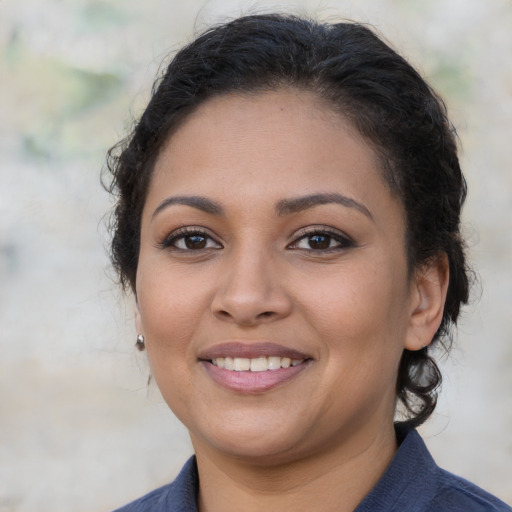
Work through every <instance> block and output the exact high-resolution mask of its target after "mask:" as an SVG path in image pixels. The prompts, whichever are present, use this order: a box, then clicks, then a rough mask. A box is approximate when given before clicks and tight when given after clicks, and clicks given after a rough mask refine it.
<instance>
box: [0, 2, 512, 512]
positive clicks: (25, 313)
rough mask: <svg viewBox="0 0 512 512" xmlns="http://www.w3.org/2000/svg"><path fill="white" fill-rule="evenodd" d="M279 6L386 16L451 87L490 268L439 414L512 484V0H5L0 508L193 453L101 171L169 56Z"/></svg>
mask: <svg viewBox="0 0 512 512" xmlns="http://www.w3.org/2000/svg"><path fill="white" fill-rule="evenodd" d="M270 10H281V11H293V12H299V13H300V12H308V13H312V14H314V15H317V16H318V17H320V18H322V19H329V20H339V19H340V18H350V19H355V20H357V21H362V22H368V23H371V24H372V25H374V26H375V27H376V28H377V30H378V31H379V32H380V33H381V34H383V35H384V36H385V37H386V38H387V40H388V41H389V42H391V44H392V45H393V46H394V47H395V48H397V49H398V50H399V51H400V52H401V53H402V54H403V55H404V56H405V57H407V58H408V59H409V60H410V61H411V62H412V63H413V64H415V65H416V66H417V67H418V68H419V69H420V71H421V72H422V73H423V74H424V75H425V76H426V77H427V79H428V80H429V81H430V83H431V84H432V85H433V86H434V87H435V88H437V90H438V91H439V92H440V93H441V95H442V96H443V97H444V98H445V99H446V102H447V105H448V108H449V112H450V115H451V118H452V120H453V122H454V123H455V125H456V126H457V128H458V132H459V136H460V139H461V159H462V163H463V168H464V169H465V172H466V176H467V179H468V183H469V197H468V203H467V207H466V210H465V216H464V223H465V231H466V233H467V235H468V237H469V241H470V257H471V259H472V262H473V265H474V267H475V270H476V271H477V274H478V276H479V278H480V282H481V286H480V287H478V288H475V290H474V294H473V297H474V299H473V304H472V305H471V306H469V307H468V308H467V309H466V312H465V314H464V317H463V319H462V322H461V326H460V329H459V333H458V336H457V339H456V342H455V346H454V350H453V351H452V354H451V356H450V357H449V358H447V359H444V360H443V363H442V367H443V371H444V375H445V380H444V387H443V393H442V398H441V401H440V404H439V407H438V410H437V412H436V414H435V415H434V418H433V419H432V421H431V422H430V423H429V424H428V425H427V426H425V427H424V428H423V431H422V433H423V435H424V437H425V438H426V440H427V443H428V445H429V447H430V448H431V450H432V451H433V454H434V456H435V458H436V459H437V461H438V463H439V464H441V465H442V466H444V467H445V468H446V469H448V470H450V471H453V472H455V473H458V474H460V475H462V476H464V477H466V478H468V479H470V480H472V481H474V482H475V483H477V484H478V485H480V486H482V487H484V488H486V489H488V490H489V491H491V492H493V493H495V494H497V495H498V496H499V497H501V498H502V499H504V500H506V501H508V502H512V168H511V166H512V153H511V144H512V61H511V57H510V56H511V54H512V30H511V27H512V2H511V1H510V0H486V1H485V2H483V1H482V0H430V1H428V2H427V1H419V0H418V1H415V0H359V1H348V0H328V1H327V0H326V1H323V0H315V1H307V0H304V1H297V2H286V1H284V0H283V1H279V2H266V1H259V2H245V1H243V0H238V1H234V0H223V1H222V0H211V1H208V0H202V1H199V0H187V1H178V0H176V1H175V0H145V1H144V2H140V1H137V0H108V1H106V0H24V1H23V2H19V1H17V0H0V345H1V346H0V512H15V511H16V512H17V511H23V512H32V511H37V512H46V511H52V512H60V511H70V510H73V511H74V512H85V511H87V512H91V511H98V512H101V511H108V510H111V509H113V508H115V507H116V506H120V505H121V504H124V503H126V502H128V501H129V500H131V499H134V498H136V497H138V496H140V495H142V494H143V493H145V492H147V491H149V490H151V489H153V488H155V487H156V486H157V485H161V484H164V483H166V482H168V481H170V480H171V479H172V478H173V477H174V476H175V474H176V473H177V471H178V470H179V468H180V467H181V465H182V463H183V462H184V461H185V459H186V458H187V457H188V456H189V455H190V454H191V448H190V444H189V441H188V438H187V433H186V431H185V430H184V428H183V427H181V426H180V425H179V424H178V422H177V421H176V420H175V419H174V418H173V416H172V414H171V413H170V412H169V411H168V409H167V406H166V405H165V404H164V403H163V401H162V400H161V398H160V396H159V393H158V390H157V389H156V388H155V387H154V386H149V388H148V387H147V386H146V383H147V378H148V375H149V369H148V366H147V363H146V362H145V356H144V354H142V355H140V354H136V353H135V350H134V347H133V345H134V342H135V331H134V328H133V313H132V309H133V305H132V302H131V299H130V298H129V297H128V298H124V297H123V295H122V293H121V292H120V290H119V289H118V288H117V286H116V285H115V284H114V282H113V280H112V277H113V276H112V271H111V270H110V269H109V264H108V259H107V256H106V240H107V235H106V230H105V225H104V223H105V218H106V217H105V215H107V214H108V211H109V209H110V208H111V203H110V200H109V198H108V196H107V194H106V193H105V192H104V191H103V189H102V187H101V186H100V171H101V169H102V167H103V165H104V158H105V152H106V150H107V149H108V147H109V146H111V145H113V144H114V143H115V142H117V141H118V140H119V139H120V138H121V137H123V136H124V134H125V133H126V131H127V129H128V128H129V126H130V125H131V122H132V119H133V118H134V117H137V116H139V115H140V114H141V111H142V109H143V106H144V104H145V103H146V102H147V100H148V98H149V91H150V87H151V83H152V80H153V78H154V76H155V73H156V72H157V70H158V67H159V64H160V62H161V60H162V58H164V57H165V56H166V55H168V54H169V52H173V51H175V50H176V49H178V48H179V47H180V46H181V45H182V44H184V43H186V42H188V41H190V39H191V38H192V37H193V35H194V34H195V33H197V32H198V31H200V30H202V29H203V28H205V27H206V26H207V25H209V24H212V23H216V22H220V21H226V20H227V19H229V18H232V17H235V16H238V15H240V14H247V13H250V12H255V11H258V12H260V11H270Z"/></svg>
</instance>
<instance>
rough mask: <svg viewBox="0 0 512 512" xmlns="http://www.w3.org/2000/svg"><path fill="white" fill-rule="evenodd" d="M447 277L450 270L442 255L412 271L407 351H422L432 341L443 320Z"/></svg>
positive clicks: (446, 260)
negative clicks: (413, 272)
mask: <svg viewBox="0 0 512 512" xmlns="http://www.w3.org/2000/svg"><path fill="white" fill-rule="evenodd" d="M449 277H450V267H449V264H448V257H447V256H446V254H445V253H440V254H439V255H438V256H436V257H435V258H434V259H432V260H431V261H430V262H428V263H427V264H425V265H424V266H422V267H421V268H419V269H417V270H416V271H415V274H414V276H413V277H412V282H411V307H410V315H409V329H408V332H407V336H406V339H405V345H404V346H405V348H406V349H407V350H421V349H422V348H424V347H426V346H427V345H430V343H431V342H432V338H433V337H434V335H435V333H436V332H437V330H438V329H439V326H440V325H441V321H442V319H443V312H444V304H445V301H446V293H447V291H448V282H449Z"/></svg>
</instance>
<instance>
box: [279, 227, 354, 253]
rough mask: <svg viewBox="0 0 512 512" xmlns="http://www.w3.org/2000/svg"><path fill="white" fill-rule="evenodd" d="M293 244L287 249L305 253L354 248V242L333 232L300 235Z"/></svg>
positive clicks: (314, 232)
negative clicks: (304, 251) (305, 251)
mask: <svg viewBox="0 0 512 512" xmlns="http://www.w3.org/2000/svg"><path fill="white" fill-rule="evenodd" d="M300 234H301V235H302V236H299V237H298V238H297V239H296V240H295V242H293V243H292V244H290V245H289V246H288V248H289V249H300V250H307V251H318V252H321V251H326V252H327V251H336V250H344V249H348V248H350V247H353V246H354V242H353V241H352V240H351V239H350V238H349V237H348V236H346V235H344V234H342V233H341V232H338V231H336V232H334V231H324V230H321V231H317V230H313V231H309V232H307V231H306V232H305V230H303V231H302V233H300Z"/></svg>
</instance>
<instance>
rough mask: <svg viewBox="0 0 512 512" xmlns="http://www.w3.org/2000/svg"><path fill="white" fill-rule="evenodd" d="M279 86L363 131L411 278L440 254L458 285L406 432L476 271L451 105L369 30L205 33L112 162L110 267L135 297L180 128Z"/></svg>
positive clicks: (296, 27)
mask: <svg viewBox="0 0 512 512" xmlns="http://www.w3.org/2000/svg"><path fill="white" fill-rule="evenodd" d="M275 89H294V90H306V91H310V92H313V93H314V94H316V95H317V96H318V97H320V98H322V99H324V100H326V101H327V103H328V104H329V105H331V106H332V108H333V109H334V110H335V111H337V112H339V114H340V115H341V116H343V117H345V118H346V119H348V121H349V122H351V123H352V125H353V126H354V127H355V128H356V129H357V131H358V132H359V134H360V135H361V136H362V137H363V138H364V139H365V140H366V141H367V142H368V143H369V144H370V146H371V147H372V148H373V149H374V150H375V152H376V154H377V155H378V156H379V160H380V166H381V170H382V173H383V176H384V178H385V180H386V182H387V183H388V185H389V187H390V189H391V190H392V191H393V193H395V194H396V195H397V196H398V197H399V198H400V199H401V201H402V203H403V206H404V211H405V215H406V227H407V251H408V264H409V271H410V272H411V271H413V270H415V269H418V268H421V267H422V266H423V265H425V264H428V263H429V262H431V261H432V260H433V259H435V258H436V257H438V256H439V255H440V254H443V253H444V254H445V255H446V256H447V258H448V262H449V271H450V277H449V286H448V294H447V298H446V304H445V308H444V314H443V319H442V323H441V326H440V327H439V330H438V331H437V333H436V335H435V336H434V339H433V343H432V344H431V345H430V346H429V347H427V348H424V349H422V350H419V351H408V350H404V353H403V356H402V359H401V363H400V368H399V373H398V381H397V387H396V393H397V399H398V400H399V401H401V402H402V404H403V406H405V413H406V418H407V420H406V421H407V423H409V424H410V425H412V426H418V425H420V424H421V423H423V422H424V421H425V420H426V419H427V418H428V417H429V416H430V415H431V413H432V412H433V410H434V408H435V405H436V400H437V388H438V387H439V385H440V383H441V374H440V372H439V369H438V367H437V365H436V363H435V361H434V359H433V358H432V356H431V355H430V353H429V352H430V351H431V350H432V348H431V347H432V346H435V345H437V344H438V343H444V344H445V345H446V346H447V347H449V345H450V342H451V336H450V333H451V327H452V326H453V325H454V324H455V323H456V321H457V318H458V316H459V312H460V307H461V304H464V303H467V300H468V293H469V271H468V268H467V266H466V260H465V251H464V249H465V246H464V241H463V239H462V236H461V233H460V213H461V208H462V205H463V203H464V200H465V197H466V183H465V180H464V177H463V175H462V172H461V169H460V166H459V161H458V157H457V146H456V137H455V131H454V129H453V127H452V125H451V124H450V123H449V121H448V119H447V114H446V108H445V105H444V103H443V102H442V100H440V98H439V97H438V96H437V95H436V93H435V92H434V91H433V90H432V89H431V88H430V87H429V85H428V84H427V83H426V82H425V81H424V80H423V79H422V78H421V76H420V75H419V74H418V73H417V72H416V71H415V70H414V69H413V68H412V67H411V65H410V64H409V63H408V62H407V61H406V60H405V59H403V58H402V57H401V56H399V55H398V54H397V53H396V52H395V51H394V50H393V49H391V48H390V47H389V46H388V45H387V44H386V43H384V42H383V41H382V40H381V39H380V38H379V37H378V36H377V35H376V34H375V33H374V32H373V31H372V30H370V29H369V28H368V27H367V26H363V25H361V24H357V23H336V24H328V23H320V22H318V21H314V20H310V19H306V18H301V17H297V16H292V15H281V14H269V15H252V16H246V17H241V18H238V19H235V20H234V21H231V22H229V23H226V24H223V25H220V26H216V27H214V28H211V29H209V30H207V31H206V32H204V33H203V34H202V35H200V36H199V37H197V38H196V39H195V40H194V41H193V42H192V43H190V44H189V45H187V46H185V47H184V48H183V49H181V50H180V51H179V52H178V53H177V54H176V55H175V57H174V58H173V60H172V61H171V63H170V64H169V66H168V67H167V69H165V70H164V72H163V73H162V75H161V76H160V77H159V78H158V79H157V81H156V82H155V84H154V86H153V90H152V97H151V100H150V102H149V104H148V106H147V108H146V110H145V111H144V113H143V115H142V116H141V118H140V120H139V121H138V123H136V125H135V126H134V128H133V131H132V132H131V134H130V135H129V136H128V137H127V138H126V139H124V140H123V141H121V142H120V143H118V144H117V145H116V146H114V147H113V148H112V149H111V150H110V151H109V153H108V158H107V169H108V171H110V174H111V176H110V177H109V184H108V185H107V188H108V190H109V191H110V192H111V193H112V194H113V195H114V196H115V199H116V203H115V209H114V211H113V214H112V218H111V224H110V228H111V232H112V245H111V250H112V251H111V259H112V263H113V266H114V268H115V269H116V271H117V272H118V275H119V278H120V281H121V283H122V285H123V286H124V287H125V288H127V287H131V288H132V290H133V291H135V278H136V273H137V263H138V254H139V244H140V229H141V214H142V210H143V207H144V202H145V200H146V195H147V190H148V185H149V182H150V180H151V175H152V171H153V167H154V163H155V160H156V158H157V156H158V153H159V151H160V149H161V147H162V145H163V143H164V142H165V141H166V140H167V139H168V138H169V137H170V136H172V133H173V132H174V131H175V130H176V129H177V127H179V125H180V122H181V121H182V120H183V119H185V118H186V117H187V116H188V115H190V114H191V113H192V112H193V111H194V110H195V109H196V108H197V107H198V106H199V105H201V104H203V103H204V102H205V101H207V100H208V99H209V98H212V97H214V96H219V95H225V94H228V93H233V92H236V93H241V94H257V93H258V92H262V91H268V90H275Z"/></svg>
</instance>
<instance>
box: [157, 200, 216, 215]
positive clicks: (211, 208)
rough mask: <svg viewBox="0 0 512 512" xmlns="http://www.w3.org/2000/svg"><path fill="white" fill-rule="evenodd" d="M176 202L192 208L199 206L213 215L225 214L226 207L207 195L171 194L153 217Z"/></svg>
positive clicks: (199, 208) (198, 207)
mask: <svg viewBox="0 0 512 512" xmlns="http://www.w3.org/2000/svg"><path fill="white" fill-rule="evenodd" d="M174 204H183V205H185V206H190V207H192V208H197V209H198V210H201V211H203V212H206V213H209V214H211V215H224V209H223V208H222V206H221V205H220V204H219V203H216V202H215V201H212V200H211V199H208V198H206V197H202V196H171V197H168V198H166V199H164V200H163V201H162V202H161V203H160V204H159V205H158V206H157V207H156V209H155V211H154V212H153V215H152V218H155V216H156V215H158V214H159V213H160V212H161V211H162V210H164V209H165V208H167V207H169V206H171V205H174Z"/></svg>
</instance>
